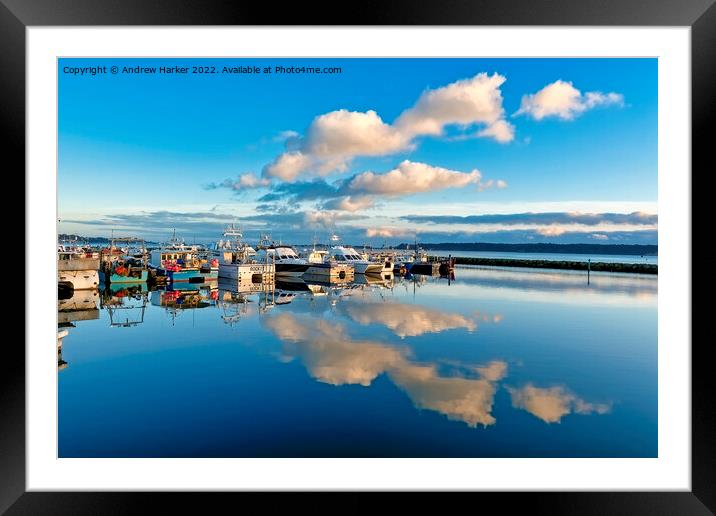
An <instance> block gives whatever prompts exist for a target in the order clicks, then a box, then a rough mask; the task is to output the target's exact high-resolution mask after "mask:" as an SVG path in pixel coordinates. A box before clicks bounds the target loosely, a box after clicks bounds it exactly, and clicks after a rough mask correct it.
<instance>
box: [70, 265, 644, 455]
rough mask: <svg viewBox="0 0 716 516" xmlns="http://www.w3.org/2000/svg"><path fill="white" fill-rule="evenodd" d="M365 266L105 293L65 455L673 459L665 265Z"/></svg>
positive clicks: (80, 335)
mask: <svg viewBox="0 0 716 516" xmlns="http://www.w3.org/2000/svg"><path fill="white" fill-rule="evenodd" d="M356 279H357V281H356V282H354V283H351V284H348V285H344V286H337V287H329V286H325V285H320V284H312V285H306V284H304V283H294V284H289V285H283V284H281V285H278V286H277V288H276V289H270V288H269V289H266V290H265V291H263V292H260V291H259V292H253V293H251V292H232V290H236V288H228V289H227V288H225V287H227V285H224V284H223V283H222V284H220V285H219V286H217V284H214V285H202V286H198V285H186V286H185V287H184V289H185V290H184V291H171V290H170V291H163V290H157V291H153V292H149V291H147V288H146V286H142V287H141V288H135V289H130V290H128V289H126V288H124V289H123V288H120V289H116V290H115V291H114V292H104V293H100V294H99V295H97V296H95V297H93V296H89V298H90V299H94V298H96V299H97V301H96V302H97V308H99V313H98V315H97V316H96V318H94V316H93V317H92V318H85V319H86V320H82V319H81V318H78V319H74V322H71V323H70V324H69V325H68V324H67V323H65V329H67V330H68V333H67V335H66V336H65V337H64V338H63V342H62V354H61V360H62V362H61V363H62V368H61V370H59V371H58V388H59V392H58V414H59V417H58V419H59V427H58V441H59V456H60V457H655V456H656V454H657V278H656V277H655V276H649V275H643V276H642V275H628V274H602V273H596V274H595V273H592V274H591V276H590V281H589V283H587V278H586V275H585V274H584V273H581V272H570V271H548V270H513V269H509V270H508V269H497V268H495V269H491V268H479V269H476V268H462V267H458V268H457V269H456V271H455V278H454V279H452V280H448V279H447V278H438V277H425V276H413V277H412V278H400V277H396V278H394V279H393V280H392V281H387V282H384V283H383V282H380V281H377V280H370V281H368V280H366V279H365V277H362V276H358V277H357V278H356ZM253 288H254V290H260V287H253ZM85 297H87V296H86V294H85ZM90 302H91V301H90ZM61 320H67V318H65V319H61ZM70 320H72V319H70ZM58 358H59V357H58Z"/></svg>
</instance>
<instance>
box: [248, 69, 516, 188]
mask: <svg viewBox="0 0 716 516" xmlns="http://www.w3.org/2000/svg"><path fill="white" fill-rule="evenodd" d="M504 82H505V77H503V76H501V75H499V74H493V75H487V74H486V73H480V74H477V75H475V76H474V77H472V78H469V79H463V80H459V81H456V82H453V83H451V84H448V85H447V86H443V87H440V88H437V89H433V90H427V91H425V92H423V94H422V95H421V96H420V97H419V98H418V100H417V102H416V103H415V104H414V105H413V106H412V107H411V108H408V109H406V110H405V111H403V113H402V114H401V115H400V116H399V117H398V118H397V119H396V120H395V122H394V123H393V124H389V123H387V122H385V121H384V120H383V119H382V118H381V117H380V115H378V113H376V112H375V111H374V110H368V111H349V110H347V109H339V110H336V111H331V112H329V113H324V114H322V115H319V116H317V117H316V118H314V119H313V121H312V122H311V123H310V125H309V126H308V129H307V130H306V133H305V135H304V136H303V137H300V136H297V135H294V134H291V135H290V137H288V139H287V140H286V143H287V148H286V152H284V153H282V154H280V155H279V156H277V157H276V158H275V159H274V160H273V161H272V162H271V163H269V164H267V165H266V166H265V167H264V168H263V172H262V174H263V176H264V177H267V178H277V179H281V180H283V181H295V180H296V179H297V178H298V177H299V176H300V175H302V174H308V175H319V176H325V175H328V174H331V173H333V172H336V171H345V170H346V169H347V167H348V165H349V164H350V162H351V160H353V159H354V158H355V157H359V156H386V155H390V154H395V153H397V152H402V151H406V150H409V149H412V148H414V147H415V145H416V143H415V139H416V138H417V137H420V136H439V135H441V134H443V131H444V129H445V127H447V126H451V125H458V126H460V127H465V128H466V127H470V126H474V125H479V126H482V129H481V130H479V131H478V132H477V133H476V135H477V136H481V137H487V138H493V139H495V140H497V141H499V142H502V143H505V142H509V141H511V140H513V139H514V127H513V126H512V125H511V124H510V123H509V122H507V121H506V120H505V112H504V108H503V107H502V93H501V91H500V86H501V85H502V84H503V83H504Z"/></svg>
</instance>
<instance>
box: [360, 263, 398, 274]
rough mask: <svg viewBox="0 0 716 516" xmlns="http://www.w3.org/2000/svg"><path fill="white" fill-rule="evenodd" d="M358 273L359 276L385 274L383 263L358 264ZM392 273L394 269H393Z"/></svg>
mask: <svg viewBox="0 0 716 516" xmlns="http://www.w3.org/2000/svg"><path fill="white" fill-rule="evenodd" d="M355 268H356V272H357V273H359V274H378V275H380V274H381V273H382V272H383V264H382V263H373V262H371V263H357V264H355ZM391 271H392V269H391Z"/></svg>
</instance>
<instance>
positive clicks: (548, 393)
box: [507, 383, 611, 423]
mask: <svg viewBox="0 0 716 516" xmlns="http://www.w3.org/2000/svg"><path fill="white" fill-rule="evenodd" d="M507 390H508V392H509V393H510V396H511V397H512V406H513V407H515V408H518V409H523V410H526V411H527V412H529V413H530V414H532V415H533V416H535V417H538V418H539V419H541V420H542V421H544V422H545V423H559V422H560V421H561V419H562V417H564V416H566V415H567V414H570V413H572V412H574V413H575V414H594V413H596V414H606V413H608V412H609V411H610V410H611V406H610V405H609V404H606V403H590V402H587V401H585V400H583V399H581V398H579V397H577V396H576V395H575V394H573V393H571V392H569V391H568V390H567V389H565V388H564V387H562V386H555V387H547V388H541V387H535V386H534V385H532V384H531V383H528V384H527V385H525V386H524V387H522V388H519V389H516V388H513V387H507Z"/></svg>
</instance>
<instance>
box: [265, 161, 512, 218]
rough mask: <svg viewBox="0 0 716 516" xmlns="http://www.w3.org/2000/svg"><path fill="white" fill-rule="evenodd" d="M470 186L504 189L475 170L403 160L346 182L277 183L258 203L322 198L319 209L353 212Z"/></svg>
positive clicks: (293, 202) (499, 182)
mask: <svg viewBox="0 0 716 516" xmlns="http://www.w3.org/2000/svg"><path fill="white" fill-rule="evenodd" d="M471 184H474V185H475V188H476V189H477V190H478V191H482V190H485V189H488V188H506V187H507V183H506V182H505V181H502V180H492V179H490V180H487V181H483V180H482V174H481V173H480V172H479V171H478V170H476V169H475V170H472V171H470V172H460V171H457V170H450V169H446V168H442V167H436V166H432V165H428V164H427V163H418V162H412V161H408V160H405V161H403V162H402V163H400V164H399V165H398V166H397V167H396V168H394V169H392V170H389V171H388V172H384V173H377V172H373V171H367V172H361V173H359V174H355V175H353V176H351V177H349V178H347V179H344V180H340V181H336V182H334V183H333V184H329V183H327V182H326V181H325V180H324V179H319V178H316V179H313V180H311V181H296V182H293V183H280V184H278V185H275V186H274V187H273V189H272V190H271V191H270V192H269V193H267V194H266V195H264V196H262V197H260V198H259V202H274V201H278V200H285V201H287V202H289V203H290V204H295V203H299V202H302V201H308V200H317V199H323V200H325V202H324V203H323V204H322V205H321V207H322V208H323V209H327V210H338V211H348V212H356V211H360V210H364V209H368V208H372V207H373V206H375V203H376V197H401V196H406V195H411V194H416V193H421V192H431V191H436V190H442V189H446V188H460V187H465V186H468V185H471Z"/></svg>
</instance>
